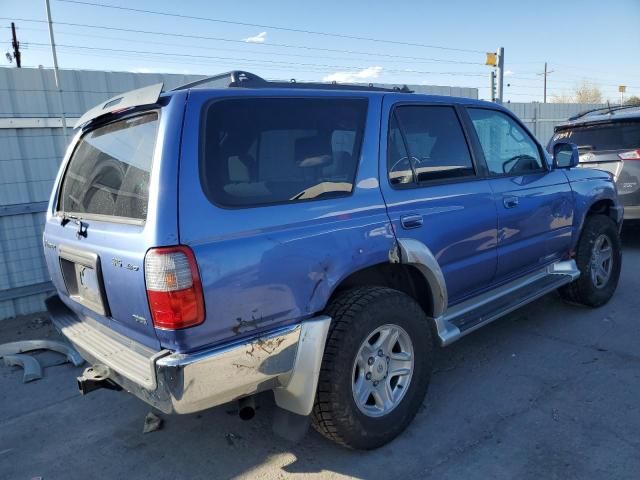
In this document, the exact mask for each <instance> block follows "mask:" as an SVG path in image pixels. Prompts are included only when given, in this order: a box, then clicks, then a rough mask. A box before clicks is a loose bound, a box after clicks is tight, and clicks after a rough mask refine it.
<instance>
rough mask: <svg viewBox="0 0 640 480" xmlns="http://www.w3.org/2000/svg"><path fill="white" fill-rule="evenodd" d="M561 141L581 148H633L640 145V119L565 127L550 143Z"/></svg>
mask: <svg viewBox="0 0 640 480" xmlns="http://www.w3.org/2000/svg"><path fill="white" fill-rule="evenodd" d="M559 141H564V142H571V143H575V144H576V145H577V146H578V148H579V149H580V150H631V149H634V148H638V147H640V121H637V122H612V123H606V124H599V125H587V126H578V127H570V128H564V129H562V130H558V131H557V132H556V133H555V134H554V135H553V138H552V139H551V142H550V143H551V144H552V143H555V142H559Z"/></svg>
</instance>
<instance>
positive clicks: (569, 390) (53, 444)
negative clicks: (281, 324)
mask: <svg viewBox="0 0 640 480" xmlns="http://www.w3.org/2000/svg"><path fill="white" fill-rule="evenodd" d="M623 242H624V265H623V270H622V278H621V281H620V286H619V287H618V291H617V293H616V295H615V296H614V298H613V300H612V301H611V302H610V303H609V304H608V305H606V306H604V307H602V308H600V309H596V310H593V309H587V308H580V307H576V306H570V305H567V304H564V303H563V302H561V301H560V299H559V298H558V296H557V295H555V294H551V295H548V296H546V297H544V298H542V299H540V300H538V301H536V302H535V303H533V304H531V305H529V306H527V307H525V308H523V309H521V310H520V311H517V312H515V313H513V314H511V315H509V316H508V317H505V318H504V319H502V320H499V321H497V322H495V323H493V324H492V325H489V326H487V327H485V328H484V329H481V330H479V331H478V332H476V333H474V334H473V335H470V336H469V337H466V338H464V339H462V340H461V341H459V342H458V343H456V344H454V345H452V346H451V347H448V348H446V349H444V350H442V352H441V353H440V355H439V358H438V361H437V365H436V372H435V374H434V376H433V381H432V383H431V386H430V390H429V393H428V394H427V399H426V401H425V403H424V406H423V408H422V410H421V412H420V413H419V414H418V416H417V417H416V419H415V421H414V422H413V423H412V425H411V426H410V427H409V429H408V430H407V431H406V432H405V433H404V434H403V435H401V436H400V437H399V438H398V439H397V440H395V441H394V442H392V443H391V444H390V445H387V446H386V447H383V448H381V449H379V450H376V451H373V452H354V451H349V450H345V449H343V448H340V447H337V446H335V445H333V444H331V443H329V442H328V441H325V440H324V439H323V438H322V437H320V436H319V435H318V434H316V433H315V432H314V431H310V432H309V433H308V435H307V436H306V437H305V438H304V439H302V440H299V441H291V440H289V441H288V440H284V439H282V438H280V437H278V436H276V435H274V434H273V433H272V428H273V427H272V426H273V420H274V418H275V414H276V409H275V407H274V406H273V403H272V401H270V399H269V398H268V397H267V398H264V399H263V402H262V404H261V408H260V409H259V411H258V414H257V416H256V418H255V419H254V420H252V421H250V422H242V421H241V420H239V419H238V418H237V416H236V415H235V412H233V411H232V408H233V407H230V406H225V407H220V408H215V409H212V410H209V411H206V412H203V413H201V414H194V415H187V416H163V418H164V426H163V428H162V429H161V430H159V431H155V432H152V433H149V434H143V433H142V429H143V423H144V418H145V416H146V415H147V413H148V412H149V408H148V407H147V406H146V405H145V404H143V403H142V402H141V401H139V400H137V399H135V398H134V397H131V396H129V395H126V394H123V393H118V392H112V391H106V390H102V391H98V392H95V393H92V394H91V395H88V396H87V397H81V396H80V395H79V393H78V392H77V390H76V386H75V377H76V376H77V375H78V374H79V373H80V372H81V370H82V368H74V367H72V366H70V365H69V364H66V365H60V366H52V367H49V368H47V369H46V370H45V377H44V378H43V379H41V380H39V381H35V382H32V383H28V384H23V383H22V371H21V370H20V369H19V368H17V367H11V368H9V367H0V478H2V479H6V480H13V479H32V478H33V477H42V478H43V479H44V480H53V479H64V480H71V479H86V478H118V477H119V478H136V479H155V480H159V479H176V478H178V479H182V478H185V479H186V478H189V479H192V478H193V479H196V478H197V479H220V478H234V477H237V478H257V477H259V478H263V479H277V478H288V477H303V476H304V477H313V478H398V477H400V476H403V477H405V478H431V477H433V478H438V479H448V478H463V479H476V478H477V479H486V478H519V479H527V478H531V479H541V478H543V479H545V480H549V479H555V478H558V479H563V480H564V479H571V478H576V479H591V478H593V479H601V478H602V479H623V478H629V479H632V478H633V479H637V478H638V476H639V475H640V473H639V472H640V434H639V431H640V403H639V401H638V399H640V353H639V346H640V315H639V313H638V312H639V311H640V275H638V271H639V270H640V228H626V229H625V231H624V235H623ZM42 318H43V317H42ZM56 336H57V334H56V333H55V332H54V331H53V330H52V328H51V325H50V324H48V323H47V322H46V321H45V322H43V321H42V319H41V317H38V316H31V317H27V318H21V319H13V320H7V321H2V322H0V343H4V342H8V341H12V340H17V339H27V338H55V337H56Z"/></svg>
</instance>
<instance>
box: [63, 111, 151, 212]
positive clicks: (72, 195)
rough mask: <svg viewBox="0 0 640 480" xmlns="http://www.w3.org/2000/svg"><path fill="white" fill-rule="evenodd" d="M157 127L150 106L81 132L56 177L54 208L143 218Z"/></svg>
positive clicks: (147, 199)
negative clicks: (60, 174) (142, 112)
mask: <svg viewBox="0 0 640 480" xmlns="http://www.w3.org/2000/svg"><path fill="white" fill-rule="evenodd" d="M157 128H158V114H157V113H155V112H154V113H148V114H145V115H139V116H136V117H131V118H127V119H124V120H119V121H117V122H113V123H109V124H108V125H105V126H102V127H99V128H96V129H95V130H91V131H90V132H89V133H87V134H86V135H85V136H83V137H82V138H81V139H80V142H78V145H77V147H76V149H75V151H74V153H73V155H72V156H71V160H70V161H69V166H68V167H67V171H66V173H65V175H64V179H63V180H62V188H61V191H60V200H59V211H61V212H65V213H68V214H75V215H79V216H108V217H119V218H124V219H133V220H145V219H146V218H147V204H148V201H149V175H150V172H151V163H152V160H153V152H154V148H155V144H156V136H157Z"/></svg>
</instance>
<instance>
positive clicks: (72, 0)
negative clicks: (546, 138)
mask: <svg viewBox="0 0 640 480" xmlns="http://www.w3.org/2000/svg"><path fill="white" fill-rule="evenodd" d="M57 1H58V2H64V3H73V4H77V5H87V6H92V7H101V8H111V9H115V10H124V11H128V12H136V13H146V14H152V15H162V16H166V17H175V18H184V19H188V20H202V21H207V22H215V23H224V24H228V25H240V26H243V27H257V28H270V29H272V30H282V31H286V32H295V33H305V34H311V35H322V36H325V37H336V38H345V39H349V40H363V41H369V42H379V43H389V44H394V45H404V46H411V47H423V48H433V49H438V50H448V51H455V52H471V53H485V51H484V50H475V49H469V48H453V47H444V46H442V45H431V44H426V43H413V42H404V41H400V40H386V39H380V38H373V37H360V36H356V35H347V34H342V33H329V32H321V31H317V30H304V29H299V28H291V27H281V26H276V25H265V24H259V23H249V22H238V21H232V20H223V19H219V18H211V17H199V16H195V15H184V14H179V13H170V12H161V11H158V10H144V9H141V8H132V7H122V6H119V5H110V4H106V3H97V2H84V1H80V0H57Z"/></svg>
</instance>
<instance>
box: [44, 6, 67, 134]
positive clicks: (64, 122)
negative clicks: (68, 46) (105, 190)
mask: <svg viewBox="0 0 640 480" xmlns="http://www.w3.org/2000/svg"><path fill="white" fill-rule="evenodd" d="M44 4H45V7H46V8H47V21H48V22H49V40H50V41H51V53H52V54H53V78H54V79H55V82H56V88H57V89H58V96H59V98H60V113H61V116H62V133H63V135H64V139H65V142H66V141H67V140H68V139H67V119H66V117H65V114H64V100H63V98H62V88H61V87H60V78H59V77H58V56H57V55H56V41H55V39H54V38H53V24H52V22H51V7H50V6H49V0H44Z"/></svg>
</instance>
